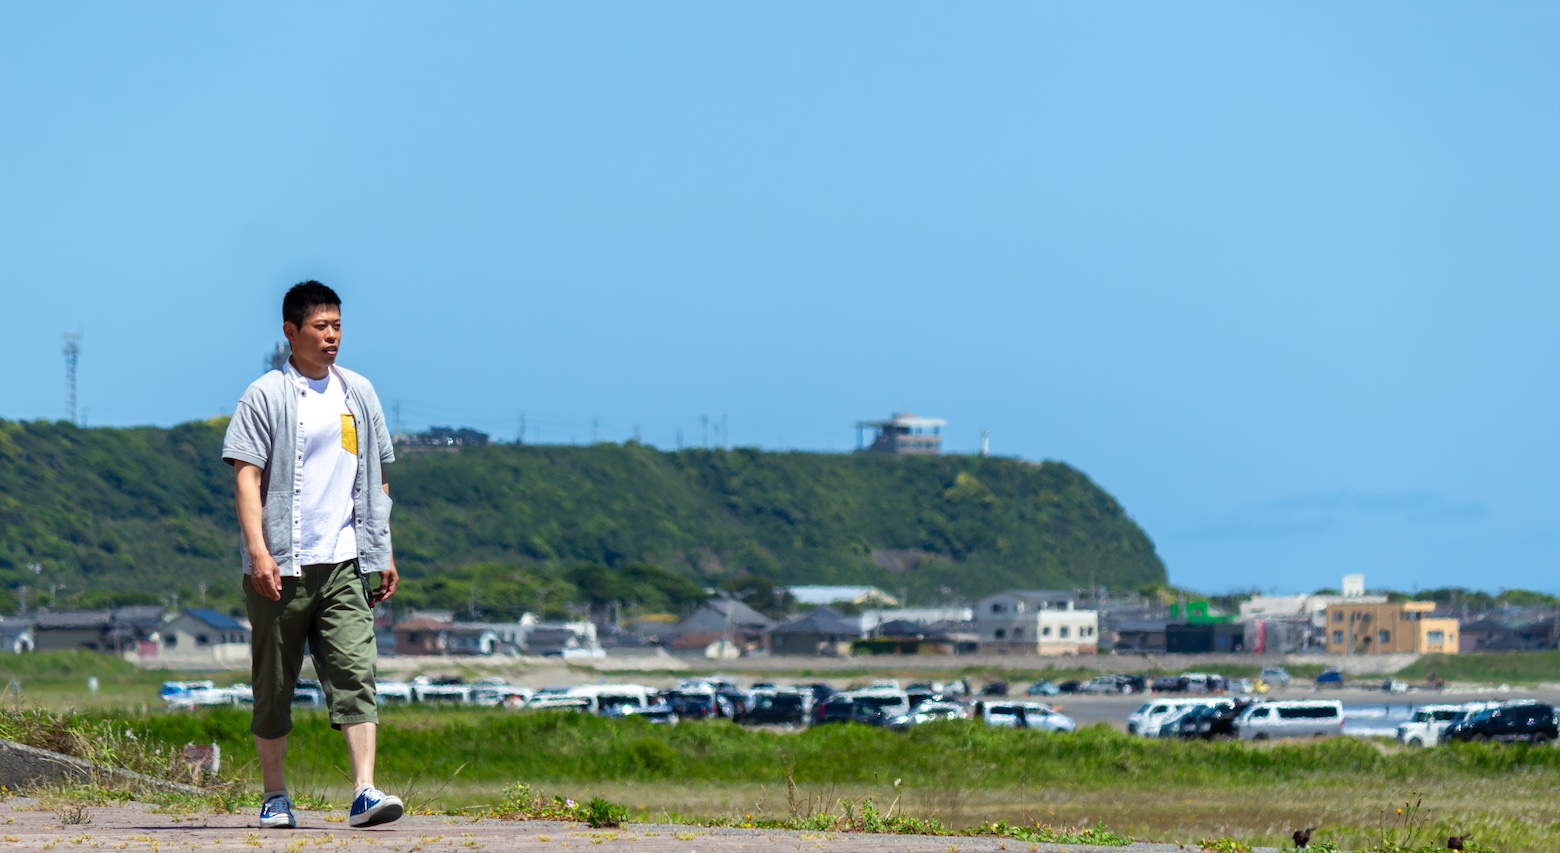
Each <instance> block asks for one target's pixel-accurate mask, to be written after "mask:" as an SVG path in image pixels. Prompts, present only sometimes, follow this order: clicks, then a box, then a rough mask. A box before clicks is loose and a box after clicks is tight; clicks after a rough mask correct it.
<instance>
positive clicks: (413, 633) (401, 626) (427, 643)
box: [391, 616, 450, 655]
mask: <svg viewBox="0 0 1560 853" xmlns="http://www.w3.org/2000/svg"><path fill="white" fill-rule="evenodd" d="M391 630H392V631H394V632H395V653H396V654H397V655H447V654H449V648H450V621H449V620H448V619H440V618H438V617H436V616H416V617H413V618H411V619H407V620H406V621H404V622H397V623H395V626H394V627H393V628H392V629H391Z"/></svg>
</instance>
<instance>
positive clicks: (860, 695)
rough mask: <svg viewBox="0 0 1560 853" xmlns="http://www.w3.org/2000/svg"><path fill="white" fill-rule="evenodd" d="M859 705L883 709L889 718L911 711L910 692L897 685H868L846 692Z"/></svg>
mask: <svg viewBox="0 0 1560 853" xmlns="http://www.w3.org/2000/svg"><path fill="white" fill-rule="evenodd" d="M845 695H846V696H848V697H850V699H851V700H853V701H854V702H855V703H856V704H857V705H867V706H870V707H873V708H876V709H877V710H879V711H882V712H883V713H884V714H885V715H887V716H888V717H889V718H893V717H902V716H904V715H905V714H908V713H910V694H909V693H907V692H905V691H903V690H900V689H898V688H895V687H877V686H873V687H867V688H863V689H861V690H851V691H849V692H847V693H846V694H845Z"/></svg>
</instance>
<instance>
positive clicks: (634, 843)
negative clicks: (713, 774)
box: [0, 797, 1183, 853]
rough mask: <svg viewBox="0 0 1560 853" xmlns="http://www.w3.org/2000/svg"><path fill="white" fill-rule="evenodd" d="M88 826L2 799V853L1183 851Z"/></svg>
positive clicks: (474, 827)
mask: <svg viewBox="0 0 1560 853" xmlns="http://www.w3.org/2000/svg"><path fill="white" fill-rule="evenodd" d="M84 817H85V818H87V819H88V820H89V822H87V823H71V822H69V821H71V820H72V818H73V815H72V814H71V813H70V812H69V810H68V809H67V810H64V811H62V810H60V809H58V808H57V807H54V806H49V805H45V804H43V803H41V802H39V801H37V800H32V799H28V798H25V797H12V798H10V799H7V800H4V801H0V850H55V851H61V853H63V851H78V850H81V851H85V850H94V849H96V850H126V851H132V853H133V851H157V853H171V851H189V850H204V851H211V853H222V851H230V853H247V852H248V851H281V853H314V851H320V853H324V851H326V850H341V851H349V852H350V851H361V853H380V851H383V853H413V851H417V853H440V852H441V851H448V853H468V851H482V853H511V852H512V851H525V853H543V851H552V853H571V852H572V851H594V850H601V851H616V853H663V851H664V853H728V851H729V853H792V851H797V853H845V851H882V853H984V851H998V850H1011V851H1031V853H1105V851H1121V853H1150V851H1154V853H1169V851H1180V850H1182V849H1183V848H1181V847H1179V846H1178V845H1175V844H1133V845H1131V846H1129V847H1093V846H1080V845H1056V844H1030V843H1028V842H1022V841H1013V840H1012V839H1001V838H961V837H933V836H905V835H863V834H856V833H847V834H841V833H822V832H787V831H777V830H752V829H700V828H698V827H689V826H667V825H655V824H629V825H628V826H626V827H624V828H622V829H618V830H598V829H591V828H590V827H588V826H585V825H584V824H578V823H557V822H553V821H529V822H515V821H502V820H490V819H470V818H448V817H406V818H402V819H401V820H399V821H397V822H395V823H392V824H387V825H385V826H382V827H376V828H374V829H369V830H358V829H351V828H349V827H348V826H347V824H346V815H345V814H344V813H342V812H299V813H298V817H299V828H298V829H295V830H265V831H262V830H260V829H258V828H256V827H255V816H254V815H251V814H239V815H223V814H212V815H206V814H199V815H174V814H165V813H159V812H155V811H153V810H152V808H151V807H149V806H142V805H136V804H131V805H124V806H88V807H86V809H85V814H84Z"/></svg>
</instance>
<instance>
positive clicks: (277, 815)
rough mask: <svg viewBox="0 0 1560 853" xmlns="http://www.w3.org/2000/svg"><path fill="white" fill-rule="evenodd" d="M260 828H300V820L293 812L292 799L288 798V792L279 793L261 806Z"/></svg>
mask: <svg viewBox="0 0 1560 853" xmlns="http://www.w3.org/2000/svg"><path fill="white" fill-rule="evenodd" d="M260 828H261V829H297V828H298V820H297V818H295V817H293V813H292V800H290V799H288V798H287V795H286V794H277V795H276V796H274V797H272V798H271V799H269V800H266V801H265V803H264V804H263V805H261V806H260Z"/></svg>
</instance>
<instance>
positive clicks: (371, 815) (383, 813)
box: [347, 797, 406, 828]
mask: <svg viewBox="0 0 1560 853" xmlns="http://www.w3.org/2000/svg"><path fill="white" fill-rule="evenodd" d="M405 812H406V807H405V806H403V805H401V801H400V800H398V799H396V798H395V797H386V798H384V799H383V800H380V801H379V805H377V806H375V807H374V808H373V809H370V810H369V811H366V812H363V813H362V814H357V815H351V816H350V817H348V818H347V825H348V826H352V827H357V828H362V827H365V826H378V825H380V824H382V823H390V822H391V821H396V820H400V819H401V815H402V814H404V813H405Z"/></svg>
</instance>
